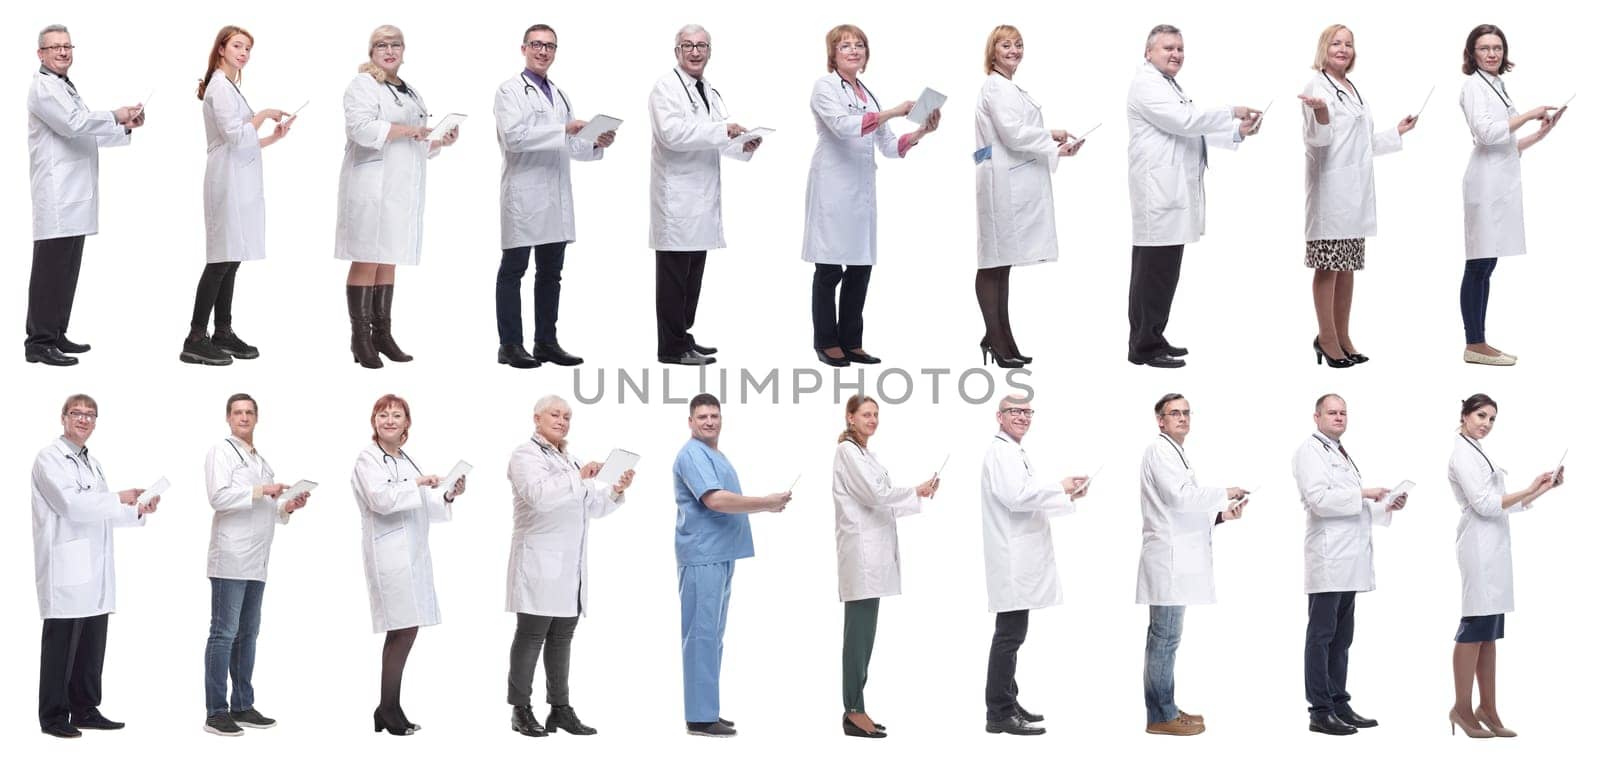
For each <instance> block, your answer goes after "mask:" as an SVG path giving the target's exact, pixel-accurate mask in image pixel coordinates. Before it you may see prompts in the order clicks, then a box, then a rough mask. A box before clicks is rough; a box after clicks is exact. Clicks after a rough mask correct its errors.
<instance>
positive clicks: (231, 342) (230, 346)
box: [211, 329, 261, 714]
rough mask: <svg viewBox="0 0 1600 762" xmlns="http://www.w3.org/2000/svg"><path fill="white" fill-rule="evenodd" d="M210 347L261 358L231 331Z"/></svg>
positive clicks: (213, 337)
mask: <svg viewBox="0 0 1600 762" xmlns="http://www.w3.org/2000/svg"><path fill="white" fill-rule="evenodd" d="M211 346H213V347H216V348H217V350H218V351H220V352H223V353H225V354H229V355H232V356H234V357H236V358H238V359H240V360H254V359H256V358H257V357H260V356H261V350H259V349H256V348H255V347H252V346H250V345H249V344H246V343H245V342H244V339H241V338H239V334H237V333H234V332H233V331H232V330H231V329H220V330H218V331H217V332H216V333H213V334H211ZM234 714H238V712H234Z"/></svg>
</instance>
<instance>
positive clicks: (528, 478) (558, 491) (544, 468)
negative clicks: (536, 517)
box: [506, 446, 578, 513]
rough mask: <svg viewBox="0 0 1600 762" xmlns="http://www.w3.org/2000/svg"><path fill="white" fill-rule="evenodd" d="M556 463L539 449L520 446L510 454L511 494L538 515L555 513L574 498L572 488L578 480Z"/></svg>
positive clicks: (508, 471) (508, 473)
mask: <svg viewBox="0 0 1600 762" xmlns="http://www.w3.org/2000/svg"><path fill="white" fill-rule="evenodd" d="M556 465H557V464H556V463H555V462H553V461H552V460H551V459H550V458H547V457H545V456H544V454H543V453H542V451H541V450H540V449H539V448H538V447H534V446H528V447H519V448H517V451H516V452H513V453H512V454H511V465H510V467H509V468H508V469H507V472H506V473H507V476H508V477H510V479H511V491H512V492H513V493H514V494H515V495H516V497H517V498H518V499H520V500H521V501H522V502H523V503H525V504H526V505H528V506H530V507H532V508H533V510H534V512H536V513H544V512H548V511H553V510H555V509H557V508H559V507H561V504H562V503H564V502H566V500H568V499H570V498H571V494H570V493H571V492H572V488H573V485H574V484H575V483H576V482H577V481H578V480H577V479H576V478H575V477H574V476H573V474H572V473H571V472H569V471H566V470H565V469H561V468H555V466H556Z"/></svg>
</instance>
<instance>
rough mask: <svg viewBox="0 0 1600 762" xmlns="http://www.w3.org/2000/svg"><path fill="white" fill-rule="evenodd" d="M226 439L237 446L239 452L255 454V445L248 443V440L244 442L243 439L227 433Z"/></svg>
mask: <svg viewBox="0 0 1600 762" xmlns="http://www.w3.org/2000/svg"><path fill="white" fill-rule="evenodd" d="M226 439H227V441H229V442H232V443H233V446H234V447H237V448H239V450H240V452H246V453H249V454H251V455H255V454H256V446H255V445H253V444H250V443H249V442H246V441H244V440H243V439H240V438H238V437H236V436H234V435H232V434H229V435H228V436H227V437H226Z"/></svg>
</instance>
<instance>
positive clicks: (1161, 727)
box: [1144, 715, 1206, 736]
mask: <svg viewBox="0 0 1600 762" xmlns="http://www.w3.org/2000/svg"><path fill="white" fill-rule="evenodd" d="M1144 732H1146V733H1150V734H1153V735H1158V736H1197V735H1200V734H1201V733H1204V732H1206V726H1205V724H1204V723H1199V722H1195V721H1194V720H1189V719H1185V718H1184V717H1183V716H1181V715H1180V716H1178V717H1175V718H1173V719H1170V720H1167V721H1166V722H1152V723H1150V724H1148V725H1145V726H1144Z"/></svg>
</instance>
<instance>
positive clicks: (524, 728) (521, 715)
mask: <svg viewBox="0 0 1600 762" xmlns="http://www.w3.org/2000/svg"><path fill="white" fill-rule="evenodd" d="M511 729H512V730H515V731H516V732H518V733H521V734H523V735H525V736H530V737H533V738H544V737H545V736H547V735H550V733H549V732H548V731H546V730H545V729H544V726H543V725H540V724H539V718H537V717H535V716H533V709H532V708H530V707H525V706H514V707H511Z"/></svg>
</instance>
